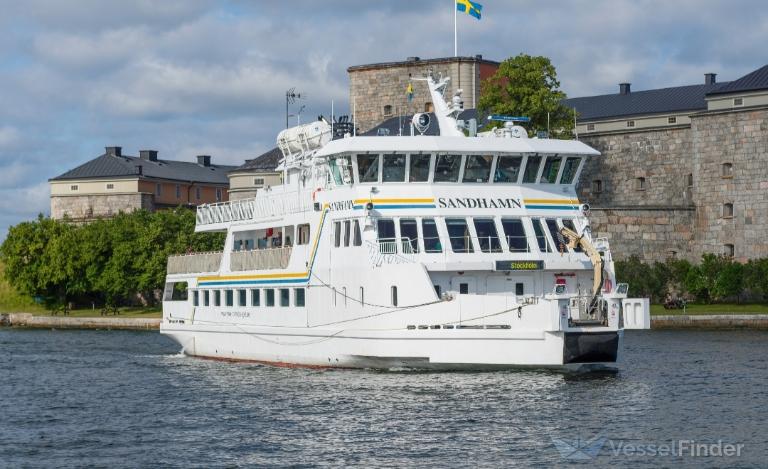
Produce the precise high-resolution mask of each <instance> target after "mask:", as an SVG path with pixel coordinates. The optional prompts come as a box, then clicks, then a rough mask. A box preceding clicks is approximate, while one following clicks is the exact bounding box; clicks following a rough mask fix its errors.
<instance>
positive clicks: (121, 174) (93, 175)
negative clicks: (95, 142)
mask: <svg viewBox="0 0 768 469" xmlns="http://www.w3.org/2000/svg"><path fill="white" fill-rule="evenodd" d="M139 154H140V156H138V157H136V156H127V155H123V154H122V148H121V147H107V148H106V152H105V153H104V154H103V155H101V156H99V157H97V158H95V159H93V160H90V161H88V162H87V163H84V164H82V165H80V166H78V167H77V168H74V169H72V170H70V171H67V172H66V173H64V174H62V175H60V176H57V177H55V178H52V179H50V180H49V181H48V182H49V185H50V189H51V217H52V218H54V219H63V218H67V219H70V220H72V221H89V220H93V219H96V218H103V217H110V216H112V215H115V214H117V213H119V212H128V211H132V210H137V209H147V210H157V209H161V208H169V207H178V206H188V207H189V206H196V205H199V204H204V203H214V202H223V201H226V200H228V197H229V196H228V188H229V181H228V179H227V172H228V171H230V170H232V169H234V167H233V166H224V165H214V164H212V163H211V157H210V156H208V155H200V156H198V157H197V161H196V162H185V161H175V160H161V159H159V158H158V157H157V155H158V153H157V151H154V150H142V151H141V152H139Z"/></svg>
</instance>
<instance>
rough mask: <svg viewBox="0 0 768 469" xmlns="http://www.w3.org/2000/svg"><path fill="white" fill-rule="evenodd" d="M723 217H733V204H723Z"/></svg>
mask: <svg viewBox="0 0 768 469" xmlns="http://www.w3.org/2000/svg"><path fill="white" fill-rule="evenodd" d="M723 218H733V204H732V203H730V202H726V203H724V204H723Z"/></svg>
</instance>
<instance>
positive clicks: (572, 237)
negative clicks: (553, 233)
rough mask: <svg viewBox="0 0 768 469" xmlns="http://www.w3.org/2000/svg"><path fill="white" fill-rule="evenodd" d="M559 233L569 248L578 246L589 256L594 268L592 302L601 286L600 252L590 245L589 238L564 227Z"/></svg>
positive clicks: (601, 259)
mask: <svg viewBox="0 0 768 469" xmlns="http://www.w3.org/2000/svg"><path fill="white" fill-rule="evenodd" d="M560 234H562V235H563V236H564V237H565V238H566V239H567V240H568V242H567V244H566V245H567V246H568V247H569V248H571V249H574V248H575V247H576V246H580V247H581V249H583V250H584V252H585V253H586V254H587V256H588V257H589V260H590V261H592V266H593V268H594V280H593V282H592V303H594V302H595V300H596V299H597V296H598V295H599V294H600V290H601V289H602V287H603V258H602V257H600V252H598V250H597V249H596V248H595V246H593V245H592V243H591V242H590V241H589V239H587V238H585V237H584V236H579V235H578V233H576V232H575V231H573V230H571V229H569V228H566V227H562V228H560Z"/></svg>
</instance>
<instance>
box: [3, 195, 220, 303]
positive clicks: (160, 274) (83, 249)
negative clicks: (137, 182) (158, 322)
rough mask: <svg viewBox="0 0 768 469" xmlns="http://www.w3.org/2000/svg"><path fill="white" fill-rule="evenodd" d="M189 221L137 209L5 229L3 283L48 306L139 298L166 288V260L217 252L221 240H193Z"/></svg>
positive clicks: (173, 213) (203, 236)
mask: <svg viewBox="0 0 768 469" xmlns="http://www.w3.org/2000/svg"><path fill="white" fill-rule="evenodd" d="M194 227H195V214H194V212H192V211H191V210H188V209H184V208H178V209H175V210H162V211H158V212H154V213H150V212H147V211H145V210H139V211H135V212H131V213H128V214H119V215H117V216H116V217H114V218H111V219H105V220H97V221H94V222H92V223H88V224H85V225H73V224H71V223H67V222H66V221H56V220H52V219H50V218H45V217H43V216H42V215H41V216H39V217H38V218H37V220H35V221H29V222H23V223H20V224H18V225H16V226H13V227H11V228H10V229H9V230H8V236H7V238H6V239H5V241H4V242H3V244H2V245H1V246H0V257H1V258H2V261H3V262H4V263H5V278H6V279H7V280H8V282H9V283H10V284H11V285H12V286H13V287H14V288H15V289H16V290H17V291H19V292H21V293H23V294H25V295H27V296H30V297H35V296H40V297H42V298H44V299H45V301H46V303H48V304H62V303H65V302H68V301H81V302H82V301H98V302H108V303H111V304H118V303H127V302H132V301H133V300H134V299H135V298H137V297H141V298H145V299H146V300H147V301H148V302H150V303H151V302H152V298H153V295H152V293H153V292H154V291H155V290H158V289H162V287H163V284H164V283H165V268H166V262H167V258H168V256H170V255H173V254H180V253H183V252H187V251H211V250H217V249H221V246H222V245H223V243H224V235H223V234H221V233H215V234H211V233H195V232H194Z"/></svg>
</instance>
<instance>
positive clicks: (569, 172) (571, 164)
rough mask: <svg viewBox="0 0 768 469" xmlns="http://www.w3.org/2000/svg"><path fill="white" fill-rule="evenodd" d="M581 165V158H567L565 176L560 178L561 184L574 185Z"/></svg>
mask: <svg viewBox="0 0 768 469" xmlns="http://www.w3.org/2000/svg"><path fill="white" fill-rule="evenodd" d="M579 163H581V158H579V157H569V158H566V160H565V164H564V165H563V175H562V176H560V184H573V183H574V179H575V178H576V172H577V170H578V169H579Z"/></svg>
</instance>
